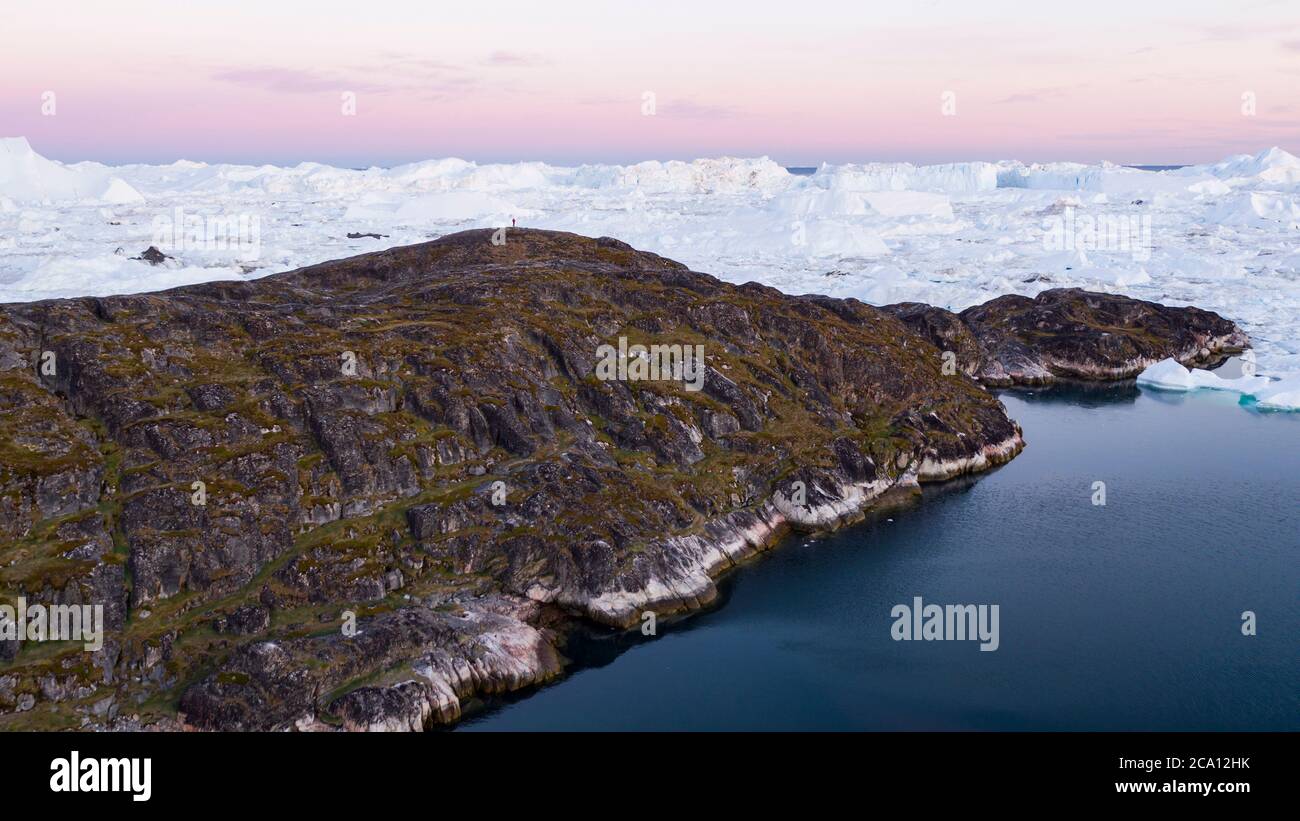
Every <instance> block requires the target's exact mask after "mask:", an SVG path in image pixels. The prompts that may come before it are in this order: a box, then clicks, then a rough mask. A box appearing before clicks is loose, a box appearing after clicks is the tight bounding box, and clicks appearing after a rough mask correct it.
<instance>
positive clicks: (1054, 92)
mask: <svg viewBox="0 0 1300 821" xmlns="http://www.w3.org/2000/svg"><path fill="white" fill-rule="evenodd" d="M1064 93H1065V89H1064V88H1040V89H1035V90H1033V91H1022V92H1020V93H1018V94H1012V95H1010V96H1009V97H1003V98H1002V99H1001V100H994V101H993V105H1007V104H1011V103H1041V102H1043V101H1045V100H1047V99H1050V98H1054V97H1060V96H1061V95H1062V94H1064Z"/></svg>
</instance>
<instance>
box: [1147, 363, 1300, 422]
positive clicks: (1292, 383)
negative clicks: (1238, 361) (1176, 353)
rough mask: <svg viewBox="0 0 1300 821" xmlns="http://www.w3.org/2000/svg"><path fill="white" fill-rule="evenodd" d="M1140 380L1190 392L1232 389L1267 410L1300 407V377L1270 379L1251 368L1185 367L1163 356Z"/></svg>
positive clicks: (1244, 398) (1161, 386)
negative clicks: (1225, 372)
mask: <svg viewBox="0 0 1300 821" xmlns="http://www.w3.org/2000/svg"><path fill="white" fill-rule="evenodd" d="M1137 383H1138V384H1139V385H1141V386H1143V387H1146V388H1155V389H1157V390H1165V391H1178V392H1182V393H1185V392H1189V391H1196V390H1211V391H1229V392H1232V393H1237V394H1240V395H1241V397H1242V399H1243V401H1246V402H1248V403H1252V404H1254V405H1255V406H1256V407H1259V408H1264V409H1268V410H1300V378H1296V377H1290V378H1287V379H1276V380H1275V379H1269V378H1268V377H1266V376H1259V375H1257V374H1255V373H1254V372H1253V368H1248V369H1246V370H1245V372H1242V373H1236V374H1233V375H1231V376H1225V375H1221V374H1219V373H1216V372H1214V371H1207V370H1202V369H1201V368H1191V369H1188V368H1184V367H1183V366H1182V365H1180V364H1179V363H1178V362H1177V361H1176V360H1174V359H1162V360H1161V361H1159V362H1157V363H1155V364H1154V365H1151V366H1149V367H1148V368H1147V369H1146V370H1144V371H1142V373H1141V374H1139V375H1138V378H1137Z"/></svg>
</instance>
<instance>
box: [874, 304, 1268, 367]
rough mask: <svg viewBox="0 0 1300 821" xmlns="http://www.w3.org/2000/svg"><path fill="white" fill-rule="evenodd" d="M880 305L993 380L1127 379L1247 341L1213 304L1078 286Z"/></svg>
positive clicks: (1206, 360) (1202, 359) (1205, 360)
mask: <svg viewBox="0 0 1300 821" xmlns="http://www.w3.org/2000/svg"><path fill="white" fill-rule="evenodd" d="M884 310H886V311H889V312H890V313H892V314H894V315H895V316H897V317H898V318H899V319H900V320H902V321H903V322H904V323H905V324H906V325H907V326H908V327H909V328H911V329H912V330H914V331H916V332H917V333H919V334H921V335H922V336H924V337H925V338H926V339H928V340H930V342H931V343H933V344H934V345H935V346H937V347H938V348H939V349H940V350H943V351H951V352H953V353H954V354H955V361H956V362H957V363H958V366H959V367H960V368H961V370H963V371H964V372H966V373H968V374H970V375H971V376H974V377H976V378H977V379H979V380H980V381H981V382H982V383H983V384H986V385H990V386H1007V385H1047V384H1051V383H1052V382H1054V381H1056V380H1057V379H1058V378H1061V379H1079V380H1090V381H1094V380H1113V379H1129V378H1132V377H1135V376H1137V375H1138V374H1139V373H1141V372H1142V371H1143V370H1145V369H1146V368H1147V367H1148V366H1150V365H1153V364H1155V363H1156V362H1159V361H1160V360H1162V359H1168V358H1170V357H1172V358H1174V359H1176V360H1178V361H1179V362H1181V363H1182V364H1184V365H1196V366H1206V365H1212V364H1215V363H1217V362H1220V361H1222V360H1223V359H1225V358H1227V357H1228V356H1229V355H1231V354H1234V353H1240V352H1241V351H1243V350H1245V349H1246V348H1247V347H1249V345H1250V341H1249V340H1248V339H1247V338H1246V335H1245V333H1244V332H1242V331H1241V329H1240V328H1238V327H1237V326H1236V325H1235V324H1233V323H1232V322H1230V321H1228V320H1226V319H1224V318H1223V317H1221V316H1219V315H1218V314H1215V313H1211V312H1210V311H1202V310H1200V309H1199V308H1171V307H1167V306H1164V305H1159V304H1157V303H1154V302H1144V301H1142V300H1138V299H1130V298H1128V297H1124V296H1116V295H1114V294H1098V293H1092V292H1089V291H1082V290H1079V289H1077V288H1054V289H1052V290H1048V291H1043V292H1042V293H1040V294H1039V295H1038V296H1036V297H1034V298H1032V299H1031V298H1029V297H1024V296H1018V295H1015V294H1009V295H1007V296H1000V297H998V298H996V299H992V300H989V301H988V302H985V303H984V304H983V305H977V306H975V307H973V308H967V309H966V310H964V311H962V312H961V313H960V314H954V313H952V312H951V311H945V310H943V309H942V308H934V307H931V306H929V305H921V304H919V303H915V302H905V303H900V304H898V305H886V306H885V307H884Z"/></svg>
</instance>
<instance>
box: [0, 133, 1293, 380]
mask: <svg viewBox="0 0 1300 821" xmlns="http://www.w3.org/2000/svg"><path fill="white" fill-rule="evenodd" d="M194 219H196V220H199V221H200V222H201V223H202V224H203V225H204V226H206V227H207V229H208V230H207V231H206V233H205V235H204V238H206V240H207V241H200V242H190V241H188V237H187V238H186V239H187V241H186V242H184V243H176V244H175V245H174V246H169V247H164V248H163V250H164V252H166V253H168V254H170V255H171V256H173V257H174V258H175V259H174V260H173V261H170V262H169V263H168V264H167V265H165V266H156V267H155V266H150V265H148V264H147V263H145V262H142V261H140V260H137V259H132V258H133V257H138V256H139V255H140V253H141V252H142V251H143V250H144V249H145V248H147V247H148V246H149V245H154V244H158V242H157V241H156V240H157V234H158V229H159V225H160V224H161V225H162V226H163V227H166V226H168V225H175V224H177V223H178V221H179V222H180V223H184V222H185V221H187V220H194ZM511 219H515V220H517V221H518V224H519V225H520V226H527V227H534V228H550V229H556V230H564V231H573V232H576V233H580V234H584V235H587V236H613V237H617V238H619V239H622V240H624V241H626V242H628V243H630V244H631V245H633V246H635V247H637V248H642V249H645V250H648V251H653V252H656V253H659V254H663V255H665V256H668V257H670V258H673V259H677V260H680V261H681V262H684V263H686V264H687V265H689V266H691V267H692V268H694V269H696V270H700V271H705V272H708V273H712V274H714V275H716V276H718V277H721V278H722V279H725V280H728V281H732V282H745V281H748V280H757V281H760V282H763V283H765V284H768V285H771V286H773V287H776V288H779V289H781V290H783V291H786V292H789V293H823V294H830V295H833V296H846V297H847V296H853V297H856V298H858V299H862V300H864V301H867V302H871V303H874V304H883V303H888V302H896V301H902V300H916V301H922V302H928V303H931V304H935V305H940V306H943V307H946V308H950V309H953V310H960V309H962V308H965V307H968V306H970V305H973V304H977V303H979V302H983V301H985V300H987V299H990V298H991V297H994V296H997V295H1000V294H1004V293H1020V294H1025V295H1028V296H1033V295H1035V294H1037V293H1039V292H1041V291H1043V290H1045V289H1048V288H1057V287H1083V288H1090V289H1093V290H1102V291H1110V292H1117V293H1125V294H1128V295H1130V296H1134V297H1138V298H1141V299H1150V300H1154V301H1158V302H1162V303H1165V304H1170V305H1198V306H1200V307H1203V308H1207V309H1209V310H1214V311H1218V312H1219V313H1221V314H1223V315H1224V316H1227V317H1229V318H1230V319H1232V320H1234V321H1236V322H1238V323H1239V324H1241V325H1242V327H1243V328H1245V330H1246V331H1247V332H1248V333H1249V334H1250V335H1251V338H1252V340H1253V341H1254V343H1255V352H1256V355H1257V357H1258V366H1259V372H1260V373H1261V374H1265V375H1271V376H1286V375H1300V160H1298V159H1297V158H1296V157H1295V156H1293V155H1292V154H1290V153H1288V152H1286V151H1284V150H1282V149H1281V148H1272V149H1268V150H1266V151H1261V152H1259V153H1257V154H1250V155H1246V154H1243V155H1239V156H1235V157H1229V158H1227V159H1225V160H1223V161H1222V162H1218V163H1212V164H1209V165H1202V166H1190V167H1187V168H1180V169H1174V170H1168V171H1159V172H1152V171H1142V170H1137V169H1133V168H1125V167H1122V166H1117V165H1113V164H1110V163H1100V164H1080V163H1040V164H1026V163H1021V162H1016V161H1000V162H960V163H947V164H941V165H914V164H910V163H857V164H845V165H823V166H821V167H820V168H819V169H817V171H816V172H815V173H813V174H811V175H807V176H803V175H797V174H792V173H790V172H789V171H787V170H786V169H785V168H782V167H781V166H780V165H779V164H777V163H776V162H774V161H773V160H771V159H770V158H767V157H759V158H734V157H721V158H714V159H700V160H694V161H691V162H680V161H667V162H659V161H648V162H641V163H635V164H632V165H602V164H589V165H581V166H572V167H564V166H556V165H550V164H547V163H541V162H522V163H488V164H479V163H475V162H471V161H467V160H463V159H456V158H443V159H430V160H423V161H420V162H414V163H408V164H406V165H401V166H397V167H394V168H366V169H350V168H337V167H333V166H329V165H324V164H321V163H314V162H303V163H299V164H297V165H294V166H291V167H277V166H272V165H261V166H251V165H231V164H224V163H213V164H208V163H202V162H192V161H187V160H181V161H178V162H174V163H170V164H166V165H123V166H105V165H102V164H99V163H94V162H79V163H71V164H65V163H60V162H55V161H53V160H49V159H47V158H45V157H42V156H41V155H40V154H38V153H37V152H36V151H35V150H33V148H32V147H31V146H30V145H29V144H28V142H27V140H25V139H23V138H21V137H15V138H9V139H4V140H0V301H24V300H35V299H45V298H52V297H68V296H85V295H105V294H112V293H130V292H137V291H144V290H155V289H161V288H168V287H172V286H175V285H181V284H186V283H189V282H200V281H204V280H212V279H231V278H251V277H259V276H264V275H266V274H269V273H273V272H276V271H282V270H287V269H291V268H295V267H298V266H302V265H309V264H312V263H316V262H321V261H324V260H328V259H337V258H340V257H345V256H350V255H353V254H358V253H362V252H365V251H373V250H380V249H383V248H386V247H391V246H395V245H405V244H410V243H414V242H424V241H427V240H430V239H433V238H436V237H438V236H441V235H443V234H447V233H450V232H453V231H459V230H463V229H466V228H480V227H496V226H502V225H509V224H510V220H511ZM241 220H242V221H243V222H242V225H245V226H251V225H255V226H256V231H255V234H256V235H255V236H254V237H252V238H251V239H252V240H253V241H252V242H251V243H250V242H244V243H243V244H240V243H234V244H232V243H228V242H222V241H220V235H221V232H220V231H216V232H213V231H212V230H210V229H211V227H212V226H213V225H225V226H230V225H239V224H241V222H240V221H241ZM214 233H215V234H216V235H217V237H218V239H217V240H216V241H213V240H212V234H214ZM349 233H351V234H356V235H362V236H360V237H359V238H356V239H349V238H348V234H349ZM368 234H379V235H381V236H380V238H378V239H375V238H373V237H370V236H365V235H368ZM166 238H168V237H164V239H166ZM170 238H172V239H175V237H174V236H172V237H170ZM240 239H241V240H248V239H250V238H249V237H242V236H241V237H240ZM160 247H162V246H160Z"/></svg>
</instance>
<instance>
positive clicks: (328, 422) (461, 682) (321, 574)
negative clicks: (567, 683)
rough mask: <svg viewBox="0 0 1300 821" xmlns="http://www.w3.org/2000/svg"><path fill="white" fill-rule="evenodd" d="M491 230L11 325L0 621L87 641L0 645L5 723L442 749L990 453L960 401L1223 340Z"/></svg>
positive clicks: (1109, 308) (995, 449) (1123, 321)
mask: <svg viewBox="0 0 1300 821" xmlns="http://www.w3.org/2000/svg"><path fill="white" fill-rule="evenodd" d="M492 235H493V232H491V231H467V232H463V233H460V234H455V235H452V236H448V237H444V238H442V239H440V240H437V241H435V242H431V243H425V244H422V245H416V246H409V247H404V248H395V249H391V250H388V251H383V252H379V253H373V254H366V255H363V256H358V257H353V258H350V259H345V260H340V261H336V262H330V263H324V264H321V265H316V266H311V267H308V268H303V269H300V270H297V271H292V272H288V273H284V274H278V275H273V276H269V277H266V278H263V279H259V280H255V281H238V282H213V283H207V284H203V285H196V286H189V287H185V288H178V289H175V290H171V291H165V292H160V293H155V294H145V295H139V296H119V297H107V298H82V299H71V300H56V301H46V302H38V303H28V304H18V305H4V306H0V413H2V416H0V419H2V421H0V514H2V515H0V598H2V599H5V600H9V599H12V598H13V597H15V596H17V595H25V596H26V597H27V598H28V600H29V601H31V602H46V603H95V604H102V605H104V607H105V621H106V625H107V631H108V635H107V636H106V637H105V643H104V647H103V648H102V649H101V650H100V651H98V652H95V653H89V652H84V651H82V650H81V649H80V648H78V647H74V646H58V647H50V646H45V647H38V646H33V645H32V643H31V642H24V643H20V644H17V645H14V644H12V643H11V644H10V645H9V646H8V647H5V646H2V645H0V727H76V726H82V725H89V726H97V727H98V726H102V727H108V728H113V727H130V728H136V727H155V728H159V729H167V728H175V727H178V726H181V724H183V725H184V726H187V727H191V728H199V729H271V728H277V729H285V728H296V729H303V730H316V729H336V728H344V729H367V730H382V729H419V728H422V727H425V726H427V725H429V724H431V723H435V722H446V721H453V720H455V719H456V718H457V717H458V716H459V714H460V710H461V704H462V701H463V700H464V699H466V698H469V697H472V696H473V695H475V694H484V693H494V692H503V691H507V690H513V689H517V688H521V687H526V686H529V685H532V684H534V683H536V682H539V681H543V680H546V679H547V678H550V677H552V676H554V675H556V674H558V673H559V671H560V670H561V666H562V661H561V658H560V655H559V652H558V650H557V648H558V647H560V646H561V645H562V640H563V632H564V631H563V625H564V624H565V623H566V620H569V619H573V618H588V619H594V620H597V621H600V622H603V623H607V624H611V625H616V626H629V625H632V624H635V623H637V622H638V620H639V618H640V616H641V614H642V613H643V612H644V611H647V610H653V611H654V612H656V613H657V614H659V615H663V614H665V613H668V612H671V611H674V610H680V609H690V608H694V607H699V606H701V605H703V604H705V603H707V602H708V601H710V600H711V599H712V598H713V597H714V595H715V589H714V579H715V578H716V577H717V576H718V575H719V574H721V573H723V572H725V571H726V570H727V569H728V568H729V567H731V566H733V565H734V564H736V563H737V562H739V561H741V560H743V559H744V558H746V557H748V556H750V555H753V554H755V553H757V552H759V551H762V550H765V549H767V548H768V547H770V546H772V545H773V544H774V543H775V542H776V541H777V539H778V538H779V537H780V536H781V534H783V533H784V532H786V531H787V530H789V529H790V528H809V529H817V528H828V527H833V526H836V525H838V524H840V523H843V522H846V521H851V520H853V519H854V518H855V517H858V516H860V515H861V514H862V511H863V510H864V509H865V508H866V507H867V506H869V505H871V504H872V503H873V501H874V500H876V499H878V498H880V497H881V496H883V495H885V494H887V493H891V492H895V491H902V492H904V493H906V492H909V491H910V490H911V489H914V488H915V487H916V484H917V483H918V482H922V481H937V480H941V479H945V478H949V477H951V476H955V475H959V474H961V473H965V472H971V471H978V470H983V469H985V468H987V467H990V466H992V465H994V464H998V463H1000V462H1003V461H1006V460H1008V459H1010V458H1012V457H1014V455H1015V454H1016V453H1017V452H1018V451H1019V449H1020V447H1021V446H1022V443H1021V441H1020V433H1019V429H1018V427H1017V426H1016V424H1015V423H1014V422H1013V421H1012V420H1011V419H1009V418H1008V417H1007V415H1006V412H1005V409H1004V408H1003V406H1002V404H1001V403H1000V402H998V400H997V399H996V398H995V397H993V396H991V395H990V394H989V393H987V392H986V390H985V389H984V388H983V386H982V385H981V384H980V382H979V381H977V380H976V379H973V378H971V377H972V376H978V377H979V378H980V379H982V380H983V381H984V382H985V384H1004V383H1006V382H1012V381H1018V382H1028V383H1034V382H1038V381H1044V380H1047V379H1050V378H1055V377H1056V376H1067V375H1068V376H1083V377H1091V378H1113V377H1117V376H1124V375H1131V373H1132V372H1134V369H1135V368H1140V366H1139V364H1138V363H1141V362H1144V361H1147V360H1151V361H1154V360H1155V359H1159V358H1162V357H1163V356H1169V355H1174V356H1178V357H1179V358H1180V359H1183V360H1184V361H1193V360H1195V361H1202V360H1204V359H1208V358H1210V357H1212V356H1214V355H1217V354H1218V353H1219V352H1221V351H1225V350H1227V349H1229V348H1232V347H1233V346H1240V345H1244V344H1245V338H1244V336H1243V335H1242V334H1241V333H1240V332H1239V331H1237V330H1236V328H1235V326H1233V325H1232V324H1231V323H1230V322H1227V321H1226V320H1223V319H1221V318H1219V317H1217V316H1216V315H1214V314H1210V313H1207V312H1203V311H1197V310H1196V309H1192V308H1185V309H1174V308H1163V307H1161V306H1157V305H1152V304H1150V303H1143V302H1137V301H1135V300H1129V299H1125V298H1123V297H1115V296H1107V295H1101V294H1091V293H1085V292H1081V291H1050V292H1047V293H1045V294H1042V295H1040V296H1039V297H1038V298H1037V299H1035V300H1029V299H1025V298H1022V297H1002V298H999V299H997V300H993V301H992V302H990V303H987V304H985V305H983V306H979V307H978V308H972V309H970V310H968V311H965V312H963V313H962V314H960V315H955V314H952V313H950V312H947V311H942V310H940V309H935V308H929V307H928V306H919V305H907V306H891V307H890V308H889V309H887V310H881V309H876V308H872V307H870V306H867V305H864V304H861V303H858V302H856V301H852V300H849V301H841V300H835V299H829V298H824V297H792V296H787V295H784V294H781V293H780V292H778V291H776V290H774V289H772V288H768V287H765V286H762V285H758V284H753V283H750V284H746V285H741V286H735V285H730V284H726V283H723V282H720V281H718V280H716V279H714V278H713V277H709V276H707V275H704V274H699V273H694V272H692V271H689V270H688V269H686V268H685V267H683V266H681V265H679V264H678V263H675V262H672V261H670V260H666V259H663V258H661V257H658V256H656V255H654V254H648V253H643V252H638V251H635V250H634V249H632V248H630V247H629V246H627V245H626V244H624V243H622V242H619V241H617V240H612V239H608V238H605V239H599V240H592V239H586V238H582V237H577V236H574V235H569V234H560V233H554V232H544V231H531V230H523V229H519V230H510V231H509V232H508V235H507V238H506V242H505V244H504V245H497V244H493V242H492ZM620 337H626V338H627V340H628V342H629V344H637V343H644V344H663V345H702V346H703V352H704V363H705V369H704V371H703V373H702V375H701V378H700V380H699V381H698V382H697V383H695V384H697V385H698V386H699V387H700V388H701V389H700V390H698V391H696V390H691V389H689V388H690V387H691V386H690V385H688V384H686V383H685V382H684V381H680V380H678V381H674V380H672V379H667V380H658V381H626V380H623V381H620V380H613V381H602V380H601V379H599V378H597V375H596V373H597V371H596V365H597V362H598V358H599V348H600V346H601V345H605V344H610V345H615V346H617V344H618V339H619V338H620ZM945 350H951V351H953V352H954V353H955V354H956V363H957V368H956V370H955V371H953V372H951V373H949V372H947V371H946V369H945V368H944V359H943V351H945ZM688 381H689V380H688ZM110 705H111V709H110Z"/></svg>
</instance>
